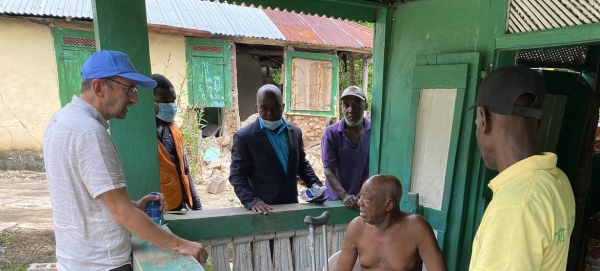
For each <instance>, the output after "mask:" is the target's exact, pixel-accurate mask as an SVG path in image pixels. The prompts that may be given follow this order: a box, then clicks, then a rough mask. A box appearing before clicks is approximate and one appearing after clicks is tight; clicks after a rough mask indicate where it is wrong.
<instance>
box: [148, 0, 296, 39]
mask: <svg viewBox="0 0 600 271" xmlns="http://www.w3.org/2000/svg"><path fill="white" fill-rule="evenodd" d="M146 12H147V17H148V23H153V24H164V25H170V26H175V27H183V28H191V29H198V30H207V31H210V32H211V33H213V34H221V35H226V36H240V37H251V38H264V39H276V40H283V39H285V37H284V35H283V34H282V33H281V32H280V31H279V29H278V28H277V26H275V24H273V22H272V21H271V19H269V17H268V16H267V15H266V14H265V13H264V12H263V11H262V10H260V9H257V8H251V7H243V6H236V5H231V4H222V3H218V2H208V1H199V0H171V1H166V0H146Z"/></svg>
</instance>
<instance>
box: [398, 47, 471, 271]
mask: <svg viewBox="0 0 600 271" xmlns="http://www.w3.org/2000/svg"><path fill="white" fill-rule="evenodd" d="M479 60H480V55H479V53H464V54H451V55H430V56H419V57H418V58H417V61H416V63H417V65H416V66H415V67H414V72H413V81H412V82H413V92H412V96H411V114H410V122H409V124H410V125H409V127H408V129H409V130H410V132H409V136H408V140H409V141H408V151H407V157H406V160H405V161H408V163H407V164H405V165H404V166H405V170H404V172H405V175H404V176H403V177H402V181H403V187H405V191H407V192H411V193H410V194H408V196H407V197H405V199H404V200H403V202H402V203H401V205H402V206H403V207H402V208H403V209H405V210H407V211H410V212H414V213H419V214H421V215H422V216H423V217H424V218H425V219H426V220H427V221H428V222H429V223H430V224H431V226H432V227H433V229H434V231H435V232H436V236H437V240H438V244H439V245H440V247H441V248H442V250H443V251H444V255H445V257H446V261H447V263H448V267H449V270H459V269H458V265H459V262H460V256H461V252H463V251H465V249H466V250H468V251H465V254H470V247H471V243H470V242H463V241H462V237H463V234H467V235H471V234H474V233H473V232H471V231H470V229H469V224H470V223H472V221H475V220H477V217H480V216H481V212H477V211H476V210H470V206H469V205H473V204H474V202H476V199H477V193H473V191H474V190H475V191H477V189H478V185H477V182H476V181H475V182H473V181H471V179H472V178H471V175H472V174H473V172H471V169H472V168H478V166H477V165H472V164H473V162H474V161H478V160H479V156H478V155H476V154H474V153H473V151H474V149H476V148H477V144H476V143H475V138H474V125H473V120H474V113H473V111H467V112H465V109H466V108H467V107H468V106H470V105H471V104H473V103H474V102H475V98H476V89H477V83H478V78H479V71H480V67H479ZM406 188H408V189H406ZM417 194H418V197H417V196H416V195H417ZM469 256H470V255H469ZM467 258H468V257H467Z"/></svg>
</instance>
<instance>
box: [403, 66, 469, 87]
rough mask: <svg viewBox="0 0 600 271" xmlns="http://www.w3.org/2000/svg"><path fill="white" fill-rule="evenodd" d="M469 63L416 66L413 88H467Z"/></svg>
mask: <svg viewBox="0 0 600 271" xmlns="http://www.w3.org/2000/svg"><path fill="white" fill-rule="evenodd" d="M468 69H469V65H468V64H454V65H426V66H415V68H414V71H413V89H424V88H428V89H432V88H466V85H467V74H468V73H467V71H468Z"/></svg>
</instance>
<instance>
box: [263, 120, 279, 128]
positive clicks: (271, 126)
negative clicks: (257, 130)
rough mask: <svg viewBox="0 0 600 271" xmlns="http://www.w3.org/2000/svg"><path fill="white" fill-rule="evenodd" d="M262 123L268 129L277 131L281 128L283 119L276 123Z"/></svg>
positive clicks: (265, 121)
mask: <svg viewBox="0 0 600 271" xmlns="http://www.w3.org/2000/svg"><path fill="white" fill-rule="evenodd" d="M262 123H263V126H265V127H266V128H267V129H269V130H275V129H277V128H279V126H281V124H282V123H283V121H282V120H281V119H279V120H276V121H268V120H265V119H263V120H262Z"/></svg>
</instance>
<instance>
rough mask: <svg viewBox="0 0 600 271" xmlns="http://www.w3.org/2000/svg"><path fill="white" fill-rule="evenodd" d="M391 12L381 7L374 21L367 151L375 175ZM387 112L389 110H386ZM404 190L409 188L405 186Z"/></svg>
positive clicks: (383, 116)
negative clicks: (371, 91)
mask: <svg viewBox="0 0 600 271" xmlns="http://www.w3.org/2000/svg"><path fill="white" fill-rule="evenodd" d="M391 33H392V12H391V10H390V8H387V7H382V8H379V9H378V10H377V17H376V21H375V41H374V44H373V94H372V95H373V96H372V99H371V120H372V121H371V150H370V153H369V157H371V158H370V161H369V175H371V176H372V175H375V174H377V173H380V172H381V170H382V168H381V167H382V164H385V163H387V161H383V160H382V159H383V156H382V151H381V149H382V148H383V146H384V145H383V144H384V143H383V142H382V138H383V124H384V123H385V120H386V118H387V114H385V112H384V109H385V108H384V104H385V103H384V101H385V96H386V95H385V94H386V91H387V83H386V82H387V77H388V74H389V71H390V69H389V63H390V61H389V60H390V48H391V47H392V46H393V45H392V38H391ZM388 113H389V112H388ZM404 190H405V191H408V190H409V189H407V188H405V189H404Z"/></svg>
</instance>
